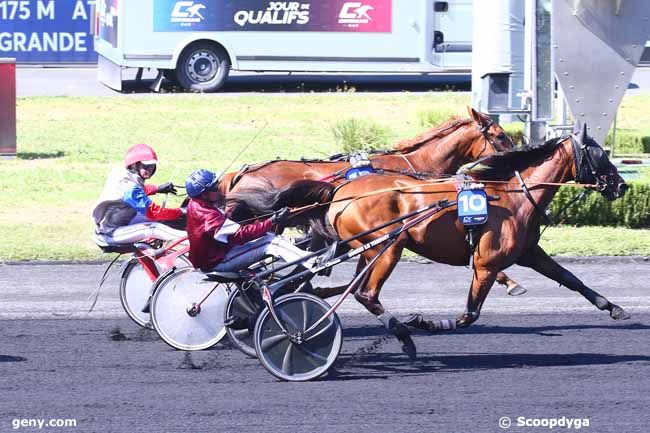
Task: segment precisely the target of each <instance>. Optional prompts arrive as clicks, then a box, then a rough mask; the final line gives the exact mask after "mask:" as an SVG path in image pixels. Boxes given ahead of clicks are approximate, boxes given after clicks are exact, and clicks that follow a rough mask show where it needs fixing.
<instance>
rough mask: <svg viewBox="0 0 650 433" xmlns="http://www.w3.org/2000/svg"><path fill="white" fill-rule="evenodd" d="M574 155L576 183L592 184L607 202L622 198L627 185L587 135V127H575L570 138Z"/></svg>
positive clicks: (605, 154) (596, 144)
mask: <svg viewBox="0 0 650 433" xmlns="http://www.w3.org/2000/svg"><path fill="white" fill-rule="evenodd" d="M571 140H572V142H573V151H574V154H575V166H576V181H577V182H580V183H593V184H595V185H596V189H597V190H598V192H600V193H601V194H602V195H603V196H604V197H605V198H606V199H607V200H615V199H617V198H620V197H623V195H624V194H625V191H626V190H627V188H628V185H627V184H626V183H625V180H623V178H622V177H621V176H620V175H619V174H618V170H616V167H614V164H612V162H611V161H610V160H609V157H608V156H607V153H606V152H605V150H604V149H603V148H602V146H600V145H599V144H598V143H596V140H594V139H593V138H591V137H590V136H589V135H588V134H587V125H586V124H584V125H582V126H580V125H579V124H577V125H576V130H575V131H574V134H573V135H572V136H571Z"/></svg>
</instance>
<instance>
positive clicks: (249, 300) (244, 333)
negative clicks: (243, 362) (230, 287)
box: [224, 288, 262, 357]
mask: <svg viewBox="0 0 650 433" xmlns="http://www.w3.org/2000/svg"><path fill="white" fill-rule="evenodd" d="M252 290H255V288H251V289H250V290H247V291H244V290H242V289H237V290H235V291H233V292H232V293H231V294H230V297H229V298H228V304H227V305H226V311H225V315H224V317H225V319H227V320H233V321H234V322H236V323H239V324H243V326H240V327H241V328H242V329H233V328H230V327H227V328H226V332H227V333H228V338H229V339H230V341H231V342H232V344H233V345H235V347H237V349H239V350H241V351H242V352H244V353H245V354H246V355H248V356H251V357H255V356H257V355H256V354H255V342H254V341H253V333H252V332H251V330H252V328H253V327H254V326H255V320H256V318H257V313H258V311H260V310H261V308H262V303H261V301H262V299H261V297H259V296H258V299H255V297H254V296H253V295H254V294H253V293H251V291H252ZM246 322H249V323H250V325H249V326H248V327H245V325H246Z"/></svg>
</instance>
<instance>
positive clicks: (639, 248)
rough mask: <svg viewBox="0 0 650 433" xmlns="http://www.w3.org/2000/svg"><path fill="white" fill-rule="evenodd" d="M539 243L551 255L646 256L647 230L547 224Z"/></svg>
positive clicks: (648, 250) (649, 234)
mask: <svg viewBox="0 0 650 433" xmlns="http://www.w3.org/2000/svg"><path fill="white" fill-rule="evenodd" d="M540 245H541V246H542V248H544V250H545V251H546V252H547V253H549V254H550V255H553V256H555V255H560V256H601V255H608V256H635V255H639V256H650V230H634V229H626V228H622V227H571V226H560V227H549V228H548V229H547V230H546V231H545V232H544V234H543V235H542V239H541V242H540Z"/></svg>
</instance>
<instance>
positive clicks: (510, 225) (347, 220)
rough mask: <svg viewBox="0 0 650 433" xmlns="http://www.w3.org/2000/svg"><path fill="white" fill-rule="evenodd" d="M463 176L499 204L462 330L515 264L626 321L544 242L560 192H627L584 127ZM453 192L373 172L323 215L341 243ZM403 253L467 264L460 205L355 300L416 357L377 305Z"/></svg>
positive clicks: (416, 232)
mask: <svg viewBox="0 0 650 433" xmlns="http://www.w3.org/2000/svg"><path fill="white" fill-rule="evenodd" d="M461 172H462V173H464V174H465V175H467V176H472V177H474V178H476V179H478V180H481V181H483V182H484V183H485V184H486V187H485V192H486V193H487V194H488V195H492V196H498V197H499V199H498V200H497V201H495V202H493V204H492V205H490V207H489V219H488V221H487V222H486V223H485V224H484V225H483V226H482V227H481V229H480V232H481V233H480V238H479V239H478V242H477V246H476V249H475V250H474V252H473V262H474V276H473V279H472V283H471V287H470V291H469V296H468V299H467V307H466V311H465V312H464V313H463V314H462V315H461V316H460V317H459V318H458V319H457V320H456V324H457V326H468V325H470V324H471V323H472V322H474V321H476V320H477V319H478V317H479V314H480V311H481V307H482V305H483V302H484V301H485V299H486V297H487V295H488V293H489V291H490V288H491V287H492V285H493V283H494V281H495V278H496V276H497V273H498V272H499V271H501V270H502V269H505V268H507V267H509V266H511V265H513V264H515V263H516V264H519V265H521V266H526V267H530V268H532V269H534V270H536V271H537V272H539V273H541V274H542V275H544V276H546V277H548V278H551V279H552V280H554V281H557V282H558V283H560V284H561V285H563V286H565V287H567V288H569V289H570V290H574V291H576V292H578V293H580V294H582V295H583V296H584V297H585V298H586V299H587V300H589V301H590V302H591V303H592V304H594V305H595V306H596V307H597V308H598V309H600V310H608V311H609V312H610V316H611V317H612V318H613V319H627V318H629V316H628V314H627V313H626V312H625V311H624V310H623V309H622V308H621V307H619V306H618V305H615V304H613V303H611V302H610V301H609V300H607V299H606V298H605V297H603V296H602V295H600V294H598V293H596V292H595V291H593V290H592V289H590V288H589V287H587V286H586V285H585V284H584V283H583V282H582V281H580V280H579V279H578V278H577V277H575V276H574V275H573V274H572V273H571V272H569V271H568V270H566V269H565V268H563V267H562V266H560V265H559V264H558V263H556V262H555V261H554V260H553V259H552V258H551V257H549V256H548V255H547V254H546V253H545V252H544V251H543V250H542V248H541V247H540V246H539V245H538V241H539V236H540V231H539V229H540V224H541V222H542V221H543V215H542V214H541V210H542V209H546V207H547V206H548V205H549V204H550V202H551V200H552V198H553V196H554V194H555V192H556V191H557V189H558V188H559V186H558V184H561V183H565V182H568V181H572V180H576V181H577V182H580V183H585V184H596V185H597V189H598V190H599V192H600V193H601V194H602V195H604V196H605V197H606V198H607V199H609V200H613V199H616V198H618V197H621V196H622V195H623V194H624V192H625V190H626V188H627V185H626V184H625V182H624V181H623V179H622V178H621V177H620V176H619V175H618V172H617V171H616V168H615V167H614V166H613V165H612V164H611V162H610V161H609V159H608V158H607V156H606V154H605V152H604V151H603V149H602V148H601V147H600V146H599V145H598V144H597V143H596V142H595V141H593V140H592V139H591V138H589V137H587V135H586V130H583V131H582V133H581V134H576V135H573V136H571V137H568V138H564V139H556V140H551V141H548V142H546V143H545V144H543V145H541V146H533V147H526V148H523V149H520V150H519V149H518V150H511V151H507V152H503V153H501V154H495V155H491V156H488V157H485V158H482V159H480V160H479V161H477V162H476V163H471V164H468V165H467V166H465V167H463V168H462V169H461ZM516 173H520V176H521V178H522V179H524V180H525V182H527V183H528V185H530V188H529V194H525V193H522V191H523V190H524V188H523V187H520V184H519V182H518V181H515V180H514V179H513V177H514V176H515V174H516ZM500 182H502V183H500ZM316 187H318V188H320V187H322V185H321V186H318V185H316ZM386 189H392V191H386V192H382V193H379V194H374V195H368V193H369V192H371V191H383V190H386ZM526 189H528V188H526ZM290 192H291V188H288V189H285V191H284V192H283V194H284V197H290ZM456 195H457V190H456V188H455V185H454V184H453V183H446V184H431V183H427V182H426V181H421V180H416V179H412V178H409V177H406V176H376V175H369V176H365V177H362V178H359V179H356V180H355V181H353V182H350V183H348V184H346V185H344V186H343V187H341V188H340V189H338V190H337V191H336V192H335V193H334V195H333V197H331V198H330V199H331V200H333V202H332V203H331V204H330V205H329V209H328V210H327V211H326V217H327V219H328V220H329V222H330V223H331V225H332V227H334V229H335V230H336V233H337V234H338V236H339V237H340V238H342V239H344V238H348V237H350V236H353V235H355V234H357V233H361V232H364V231H365V230H368V229H371V228H373V227H377V226H379V225H380V224H382V223H384V222H386V221H390V220H391V219H393V218H396V217H399V216H400V215H405V214H407V213H409V212H411V211H414V210H415V209H419V208H422V207H423V206H425V205H426V204H429V203H433V202H436V201H439V200H449V201H453V200H455V199H456ZM357 197H362V198H357ZM341 200H342V201H341ZM293 203H295V201H293ZM305 204H306V203H305ZM275 205H276V206H277V205H281V203H276V204H275ZM395 227H396V225H393V226H390V227H387V228H386V229H383V230H380V231H378V232H374V233H371V234H368V235H367V236H365V237H362V238H360V239H358V240H356V241H354V242H353V243H352V245H351V246H352V247H358V246H360V245H361V244H362V243H365V242H368V241H370V240H372V239H374V238H376V237H378V236H380V235H381V234H384V233H386V232H388V231H389V230H390V229H392V228H395ZM380 248H381V246H379V247H377V248H375V249H373V250H368V251H366V252H365V253H364V254H363V255H362V259H361V260H360V263H359V268H358V269H360V268H361V267H362V266H363V265H365V263H367V261H369V260H370V259H372V258H373V257H374V256H375V255H376V254H377V252H378V250H379V249H380ZM404 248H408V249H409V250H411V251H414V252H416V253H418V254H420V255H422V256H424V257H427V258H429V259H431V260H434V261H436V262H440V263H447V264H450V265H456V266H464V265H467V264H468V262H469V257H470V248H469V246H468V243H467V241H466V230H465V228H464V227H463V225H462V224H460V223H459V221H458V218H457V215H456V211H455V207H450V208H447V209H445V210H442V211H440V212H439V213H437V214H435V215H433V216H431V217H430V218H428V219H427V220H425V221H424V222H422V223H420V224H418V225H416V226H414V227H413V228H411V229H409V230H407V231H405V232H403V233H402V234H401V235H400V237H399V238H398V241H397V242H396V243H395V244H393V245H392V246H391V247H390V248H389V249H388V250H387V251H386V252H385V253H384V254H383V255H382V256H381V257H380V258H379V259H378V260H377V262H376V263H375V265H374V267H373V268H372V270H371V271H370V273H369V274H368V275H367V276H366V278H365V280H364V282H363V284H362V285H361V286H360V289H359V290H358V291H357V292H356V293H355V297H356V299H357V300H358V301H359V302H360V303H362V304H363V305H364V306H365V307H366V308H367V309H368V311H370V312H371V313H373V314H375V315H376V316H378V317H379V319H380V320H381V321H382V323H384V325H385V326H386V328H387V329H388V330H389V331H390V332H391V333H393V334H394V335H396V336H397V337H398V339H399V340H400V341H401V342H402V348H403V349H404V351H405V352H406V353H407V354H409V355H410V356H413V357H414V356H415V346H414V344H413V342H412V340H411V338H410V335H409V331H408V329H407V327H406V326H404V325H403V324H402V323H400V322H399V321H397V320H396V319H395V318H394V317H393V316H392V315H390V313H388V312H386V311H385V309H384V307H383V306H382V304H381V303H380V302H379V293H380V290H381V288H382V286H383V284H384V283H385V282H386V279H387V278H388V277H389V275H390V274H391V272H392V270H393V268H394V267H395V265H396V264H397V262H398V260H399V259H400V256H401V254H402V250H403V249H404Z"/></svg>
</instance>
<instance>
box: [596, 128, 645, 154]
mask: <svg viewBox="0 0 650 433" xmlns="http://www.w3.org/2000/svg"><path fill="white" fill-rule="evenodd" d="M605 144H606V145H607V146H610V147H611V144H612V133H611V132H610V133H609V135H608V136H607V139H606V140H605ZM641 153H650V137H648V136H643V135H639V133H638V131H624V130H620V129H619V130H617V131H616V144H615V146H614V154H634V155H638V154H641Z"/></svg>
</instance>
